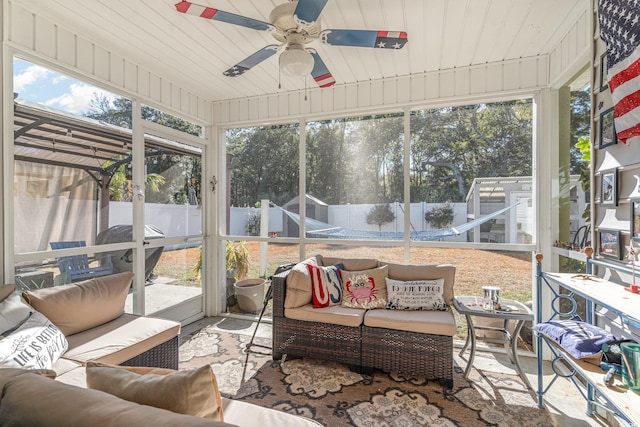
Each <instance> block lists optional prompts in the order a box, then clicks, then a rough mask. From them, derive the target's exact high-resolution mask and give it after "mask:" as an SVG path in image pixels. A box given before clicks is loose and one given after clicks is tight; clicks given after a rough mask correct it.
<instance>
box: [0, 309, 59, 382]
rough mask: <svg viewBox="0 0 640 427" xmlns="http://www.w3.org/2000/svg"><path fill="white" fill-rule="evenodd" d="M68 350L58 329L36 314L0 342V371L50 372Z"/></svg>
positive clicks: (41, 315) (39, 314)
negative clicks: (10, 369) (30, 370)
mask: <svg viewBox="0 0 640 427" xmlns="http://www.w3.org/2000/svg"><path fill="white" fill-rule="evenodd" d="M68 346H69V344H68V343H67V339H66V338H65V336H64V335H63V334H62V332H60V329H58V327H57V326H56V325H54V324H53V323H51V321H49V319H47V318H46V317H45V316H44V315H43V314H42V313H38V312H37V311H36V312H34V313H33V314H31V316H30V317H29V318H28V319H27V320H26V321H25V322H24V323H23V324H22V325H20V327H18V328H17V329H16V330H15V331H13V332H12V333H11V334H9V335H7V336H6V337H4V338H2V339H1V340H0V368H23V369H51V368H52V367H53V364H54V363H55V362H56V361H57V360H58V359H59V358H60V356H62V355H63V354H64V352H65V351H67V348H68Z"/></svg>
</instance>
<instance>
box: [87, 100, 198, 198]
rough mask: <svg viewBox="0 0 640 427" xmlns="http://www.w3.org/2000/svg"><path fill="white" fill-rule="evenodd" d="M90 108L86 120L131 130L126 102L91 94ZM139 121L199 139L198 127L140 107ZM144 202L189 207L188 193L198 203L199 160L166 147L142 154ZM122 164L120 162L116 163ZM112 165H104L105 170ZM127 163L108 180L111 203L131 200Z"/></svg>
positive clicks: (129, 110)
mask: <svg viewBox="0 0 640 427" xmlns="http://www.w3.org/2000/svg"><path fill="white" fill-rule="evenodd" d="M90 105H91V108H90V110H89V112H88V113H87V114H86V116H87V117H90V118H93V119H96V120H100V121H102V122H105V123H110V124H113V125H115V126H120V127H124V128H129V129H131V126H132V102H131V100H130V99H127V98H121V97H116V98H115V99H113V100H110V99H109V98H107V97H106V96H100V95H98V94H97V93H94V97H93V99H92V100H91V104H90ZM141 116H142V119H144V120H147V121H151V122H155V123H158V124H160V125H163V126H166V127H169V128H172V129H176V130H179V131H182V132H185V133H188V134H191V135H200V134H201V132H202V129H201V127H200V126H198V125H196V124H194V123H191V122H188V121H186V120H183V119H180V118H179V117H175V116H172V115H171V114H168V113H165V112H162V111H160V110H157V109H155V108H151V107H149V106H146V105H143V106H142V108H141ZM145 151H146V153H145V161H146V175H145V186H146V190H148V191H147V192H146V201H147V202H148V203H163V204H186V203H189V202H190V200H189V193H190V192H191V193H195V196H196V202H197V203H199V200H200V196H199V195H200V194H201V188H200V183H201V182H202V162H201V159H200V157H199V156H191V155H188V154H184V153H182V152H178V151H176V150H173V149H171V148H169V147H154V148H153V149H146V150H145ZM116 160H123V158H120V159H116ZM110 164H113V162H106V163H105V165H104V166H103V167H107V166H109V165H110ZM127 167H130V163H127V164H124V165H122V166H120V167H118V169H117V170H116V171H115V173H114V175H113V176H112V178H111V182H110V188H109V192H110V195H111V198H112V200H130V199H131V193H132V189H131V178H130V177H129V174H128V173H127Z"/></svg>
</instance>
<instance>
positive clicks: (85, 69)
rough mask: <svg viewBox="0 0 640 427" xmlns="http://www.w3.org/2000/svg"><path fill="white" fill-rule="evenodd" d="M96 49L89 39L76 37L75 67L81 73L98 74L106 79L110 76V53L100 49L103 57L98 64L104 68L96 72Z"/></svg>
mask: <svg viewBox="0 0 640 427" xmlns="http://www.w3.org/2000/svg"><path fill="white" fill-rule="evenodd" d="M96 50H99V49H95V48H94V45H93V43H91V42H90V41H89V40H86V39H81V38H76V54H75V56H76V69H77V70H79V71H80V72H81V73H83V74H89V75H96V76H100V77H102V78H104V79H106V80H107V81H108V80H109V77H110V76H111V55H110V54H109V52H108V51H106V50H104V49H101V51H102V52H101V53H102V54H103V57H102V58H101V59H102V62H101V64H100V65H101V66H103V67H104V68H101V69H100V70H99V72H98V73H96V70H98V67H96V66H95V64H96V61H95V58H96V55H95V51H96Z"/></svg>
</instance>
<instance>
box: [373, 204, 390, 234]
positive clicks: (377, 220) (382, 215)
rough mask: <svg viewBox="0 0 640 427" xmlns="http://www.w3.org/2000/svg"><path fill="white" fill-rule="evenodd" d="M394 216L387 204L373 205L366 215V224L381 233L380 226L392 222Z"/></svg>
mask: <svg viewBox="0 0 640 427" xmlns="http://www.w3.org/2000/svg"><path fill="white" fill-rule="evenodd" d="M395 218H396V215H395V214H394V213H393V212H392V211H391V208H390V207H389V204H388V203H380V204H377V205H374V206H373V207H372V208H371V209H370V210H369V212H368V213H367V224H375V225H377V226H378V231H382V226H383V225H384V224H386V223H388V222H391V221H393V220H394V219H395Z"/></svg>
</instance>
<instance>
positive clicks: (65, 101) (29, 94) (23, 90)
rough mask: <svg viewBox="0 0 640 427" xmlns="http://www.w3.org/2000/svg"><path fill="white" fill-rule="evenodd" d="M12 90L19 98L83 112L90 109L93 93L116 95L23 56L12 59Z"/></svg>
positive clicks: (108, 95) (67, 110)
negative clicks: (25, 59) (34, 62)
mask: <svg viewBox="0 0 640 427" xmlns="http://www.w3.org/2000/svg"><path fill="white" fill-rule="evenodd" d="M13 75H14V80H13V91H14V92H16V93H18V98H19V99H24V100H27V101H32V102H37V103H40V104H44V105H46V106H48V107H52V108H56V109H59V110H63V111H66V112H69V113H73V114H78V115H82V114H83V113H85V112H87V111H89V110H90V108H91V107H90V102H91V100H92V99H93V97H94V94H96V93H97V94H100V95H104V96H106V97H107V98H110V99H113V98H114V97H115V96H114V95H113V94H112V93H109V92H106V91H104V90H102V89H99V88H97V87H95V86H91V85H89V84H86V83H84V82H80V81H78V80H75V79H72V78H71V77H68V76H65V75H63V74H60V73H58V72H55V71H52V70H50V69H48V68H45V67H42V66H40V65H34V64H32V63H30V62H27V61H24V60H22V59H18V58H16V59H14V61H13Z"/></svg>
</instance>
